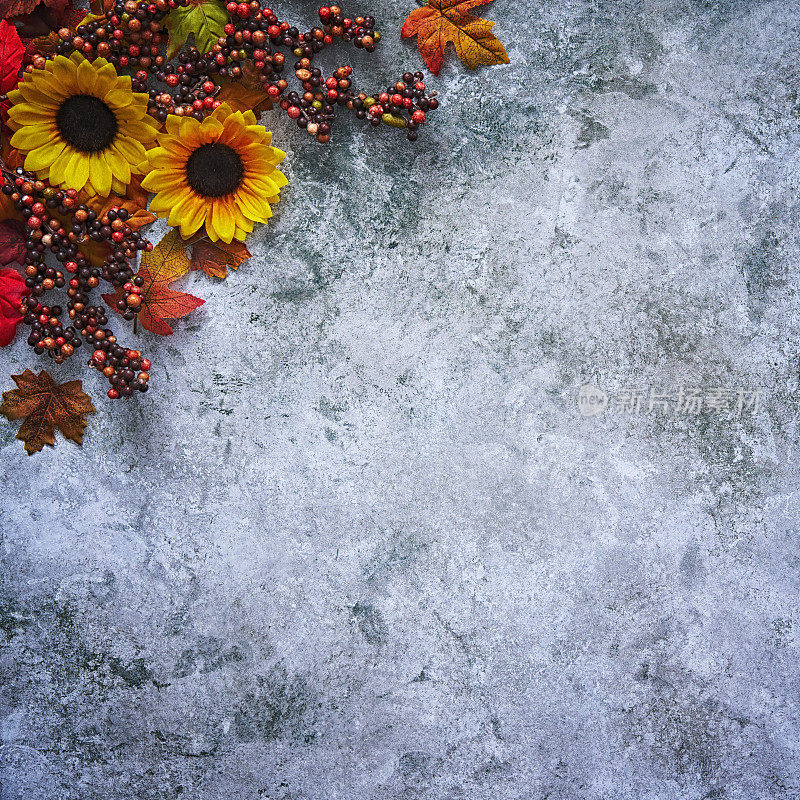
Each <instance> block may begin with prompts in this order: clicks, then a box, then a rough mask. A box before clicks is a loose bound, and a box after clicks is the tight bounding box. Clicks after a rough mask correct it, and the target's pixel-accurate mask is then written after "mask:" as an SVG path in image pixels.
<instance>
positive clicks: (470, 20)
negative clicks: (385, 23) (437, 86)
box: [400, 0, 509, 75]
mask: <svg viewBox="0 0 800 800" xmlns="http://www.w3.org/2000/svg"><path fill="white" fill-rule="evenodd" d="M486 2H488V0H428V5H427V6H424V7H422V8H415V9H414V10H413V11H412V12H411V13H410V14H409V15H408V18H407V19H406V21H405V22H404V23H403V28H402V30H401V32H400V34H401V36H402V37H403V38H404V39H408V38H409V37H410V36H416V37H417V47H418V48H419V52H420V55H421V56H422V58H423V59H424V60H425V63H426V64H427V65H428V69H430V71H431V72H432V73H433V74H434V75H438V74H439V70H440V69H441V68H442V61H443V60H444V49H445V46H446V45H447V43H448V42H452V43H453V45H454V46H455V48H456V54H457V55H458V57H459V58H460V59H461V60H462V61H463V62H464V64H465V65H466V66H468V67H470V69H475V67H483V66H488V65H490V64H508V63H509V59H508V53H506V50H505V48H504V47H503V45H502V44H501V43H500V41H499V40H498V39H497V38H495V36H494V34H493V33H492V27H493V25H494V22H489V20H486V19H481V18H480V17H476V16H474V15H472V14H470V13H469V10H470V9H471V8H475V7H476V6H482V5H484V4H485V3H486Z"/></svg>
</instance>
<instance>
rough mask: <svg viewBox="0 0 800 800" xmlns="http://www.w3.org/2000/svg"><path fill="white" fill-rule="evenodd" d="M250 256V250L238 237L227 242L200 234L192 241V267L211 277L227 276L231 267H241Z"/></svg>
mask: <svg viewBox="0 0 800 800" xmlns="http://www.w3.org/2000/svg"><path fill="white" fill-rule="evenodd" d="M190 241H192V240H190ZM248 258H250V251H249V250H248V249H247V247H245V245H244V243H243V242H239V241H237V240H236V239H234V240H233V241H232V242H230V243H227V244H226V243H225V242H221V241H216V242H212V241H211V240H210V239H209V238H208V237H207V236H200V237H199V238H197V237H194V241H193V243H192V262H191V263H192V269H193V270H198V269H201V270H203V272H205V273H206V275H208V276H209V278H225V277H227V275H228V270H229V269H239V267H240V265H242V264H243V263H244V262H245V261H247V259H248Z"/></svg>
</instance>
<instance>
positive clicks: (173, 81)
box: [167, 73, 179, 86]
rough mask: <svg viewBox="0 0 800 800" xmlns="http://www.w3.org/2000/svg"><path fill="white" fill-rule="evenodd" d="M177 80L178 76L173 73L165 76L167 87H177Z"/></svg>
mask: <svg viewBox="0 0 800 800" xmlns="http://www.w3.org/2000/svg"><path fill="white" fill-rule="evenodd" d="M178 80H179V78H178V76H177V75H175V74H174V73H173V74H172V75H167V86H177V85H178Z"/></svg>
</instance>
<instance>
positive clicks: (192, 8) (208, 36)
mask: <svg viewBox="0 0 800 800" xmlns="http://www.w3.org/2000/svg"><path fill="white" fill-rule="evenodd" d="M227 22H228V12H227V11H225V6H224V5H223V4H222V3H221V2H219V0H191V2H190V3H189V5H188V6H181V7H180V8H176V9H174V10H173V11H170V12H169V15H168V16H167V23H166V24H167V31H169V45H168V47H167V60H168V61H169V60H171V59H172V58H174V57H175V56H176V55H177V54H178V52H179V51H180V49H181V48H182V47H183V46H184V45H185V44H186V40H187V39H188V38H189V34H190V33H193V34H194V43H195V47H197V49H198V50H199V51H200V52H201V53H207V52H208V51H209V50H210V49H211V48H212V47H213V46H214V45H215V44H216V43H217V39H219V37H220V36H224V34H225V24H226V23H227Z"/></svg>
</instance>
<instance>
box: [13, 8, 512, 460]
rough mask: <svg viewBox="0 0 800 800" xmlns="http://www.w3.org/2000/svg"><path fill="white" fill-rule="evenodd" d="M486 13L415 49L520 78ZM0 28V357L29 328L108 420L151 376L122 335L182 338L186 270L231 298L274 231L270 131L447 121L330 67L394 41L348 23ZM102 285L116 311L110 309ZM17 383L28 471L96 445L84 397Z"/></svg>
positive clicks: (362, 20) (193, 16) (191, 300)
mask: <svg viewBox="0 0 800 800" xmlns="http://www.w3.org/2000/svg"><path fill="white" fill-rule="evenodd" d="M482 2H485V0H461V2H457V0H429V3H428V5H427V6H425V7H424V8H420V9H416V10H415V11H412V12H411V14H410V15H409V18H408V20H407V21H406V24H405V25H404V27H403V30H402V32H401V33H402V36H403V37H411V36H417V37H418V39H419V43H418V44H419V49H420V53H421V54H422V55H423V58H424V59H425V61H426V63H427V64H428V66H429V67H430V68H431V70H432V71H433V72H434V73H436V74H438V72H439V69H440V68H441V66H442V62H443V56H444V47H445V44H446V43H447V42H448V41H449V42H452V43H453V44H454V46H455V49H456V52H457V54H458V55H459V56H460V57H461V59H462V60H463V61H464V62H465V63H466V64H467V65H468V66H472V67H474V66H479V65H485V64H497V63H507V62H508V56H507V55H506V53H505V50H504V49H503V46H502V45H501V44H500V42H499V41H498V40H497V39H495V38H494V36H493V35H492V34H491V33H490V28H491V26H492V24H493V23H490V22H487V21H485V20H480V19H478V18H477V17H474V16H472V15H471V14H469V13H468V11H467V10H468V9H469V8H472V7H474V6H476V5H481V4H482ZM0 16H2V17H4V18H3V19H2V20H1V21H0V116H2V128H0V157H1V160H0V178H1V179H2V194H1V195H0V346H6V345H7V344H9V343H10V342H11V341H12V340H13V338H14V335H15V333H16V330H17V326H18V325H20V324H22V325H24V326H25V327H26V328H27V329H28V333H27V342H28V344H29V345H30V347H31V348H32V349H33V351H34V353H36V354H37V355H42V356H45V357H47V358H48V359H49V360H50V361H52V362H53V363H55V364H62V363H63V362H65V361H67V360H68V359H71V358H73V357H74V356H75V355H78V354H80V353H83V354H84V357H85V358H88V365H89V366H90V367H92V368H94V369H96V370H98V371H99V372H101V373H102V375H103V376H104V377H105V378H106V380H107V381H108V389H107V395H108V397H109V398H110V399H112V400H116V399H119V398H128V397H131V396H132V395H133V394H134V393H137V392H146V391H147V390H148V389H149V387H150V366H151V365H150V361H149V360H148V359H147V358H146V357H145V355H143V353H142V351H141V350H139V349H138V348H133V347H129V346H126V345H123V344H122V343H121V342H119V341H118V339H117V335H116V334H115V333H114V330H113V329H112V328H111V327H109V325H110V320H111V318H112V317H114V316H115V315H119V316H121V317H122V318H123V319H124V320H127V321H129V322H132V323H133V332H134V334H136V333H137V331H138V328H139V327H142V328H144V329H145V330H147V331H150V332H151V333H153V334H156V335H168V334H170V333H172V327H171V326H170V324H169V321H173V320H176V319H180V318H182V317H184V316H186V315H187V314H189V313H190V312H191V311H192V310H193V309H195V308H197V307H198V306H200V305H202V304H203V302H204V301H203V300H201V299H199V298H196V297H194V296H192V295H190V294H187V293H184V292H181V291H179V290H177V289H175V288H173V286H172V284H173V283H174V282H175V281H176V280H178V279H179V278H180V277H182V276H183V275H185V274H186V273H188V272H189V271H190V270H203V271H204V272H205V273H206V274H208V275H209V276H211V277H214V278H225V277H226V276H227V274H228V270H229V269H237V268H238V267H239V266H240V265H241V264H242V263H243V262H244V261H245V260H246V259H247V258H248V257H249V255H250V253H249V252H248V250H247V247H246V245H245V244H244V241H245V239H246V237H247V234H249V233H250V232H252V231H253V228H254V226H255V225H256V224H265V223H267V222H268V220H269V219H270V218H271V216H272V213H273V211H272V207H273V206H274V205H275V204H276V203H277V202H278V201H279V199H280V192H281V189H283V187H285V186H286V185H287V178H286V176H285V175H284V173H283V172H282V171H281V169H280V165H281V162H283V160H284V158H285V157H286V154H285V153H284V152H283V151H282V150H280V149H279V148H278V147H275V146H273V144H272V134H271V133H270V132H269V131H268V130H267V129H266V128H265V127H264V126H263V125H262V124H261V121H260V120H261V115H262V113H263V112H266V111H269V110H272V109H274V108H278V109H280V110H281V111H282V112H283V113H285V114H286V115H287V116H288V117H289V119H291V120H293V121H295V122H296V124H297V125H298V127H299V128H301V129H303V130H305V131H306V133H307V134H308V135H309V136H310V137H311V138H313V139H315V140H316V142H318V143H319V144H322V145H325V144H327V143H329V142H330V140H331V136H332V131H333V127H334V123H335V118H336V115H337V112H343V111H347V112H351V113H353V114H354V115H355V117H356V118H358V119H362V120H365V121H367V122H368V124H369V125H370V126H372V127H375V128H378V127H381V126H385V127H386V128H389V129H395V130H398V131H403V132H404V133H405V135H406V138H407V139H408V140H409V141H412V142H413V141H415V140H416V139H417V137H418V135H419V132H420V129H421V128H422V127H423V126H424V125H425V124H426V122H427V120H428V115H429V114H430V113H431V112H432V111H435V110H436V109H437V107H438V105H439V102H438V99H437V97H436V93H435V92H429V91H428V89H427V87H426V84H425V82H424V76H423V73H422V72H419V71H417V72H405V73H403V74H402V75H401V76H400V77H399V78H398V80H397V82H396V83H395V84H393V85H392V86H388V87H386V88H385V89H384V90H382V91H380V92H375V93H373V94H368V93H366V92H357V91H356V90H355V89H354V88H353V70H352V68H351V67H349V66H340V67H337V68H336V69H335V70H333V72H332V74H330V75H327V76H326V75H324V74H323V72H322V71H321V70H320V69H319V68H317V67H315V66H314V59H315V57H316V56H317V54H318V53H320V52H322V51H323V50H325V49H326V48H328V47H330V46H332V45H334V44H343V43H348V44H350V45H351V46H353V47H355V48H357V49H361V50H364V51H366V52H368V53H371V52H373V51H374V50H375V48H376V47H377V45H378V43H379V42H380V39H381V34H380V33H379V32H378V31H377V30H376V28H375V20H374V18H372V17H370V16H366V15H365V16H353V17H350V16H347V15H346V14H345V13H344V12H343V11H342V9H341V8H340V7H338V6H335V5H332V6H322V7H321V8H320V9H319V12H318V16H319V24H318V25H317V26H315V27H313V28H311V29H310V30H307V31H301V30H300V29H299V28H297V27H296V26H293V25H291V24H290V23H288V22H286V21H284V20H281V19H280V18H279V17H278V15H277V13H275V12H274V11H273V10H272V9H270V8H267V7H264V6H262V4H261V2H260V0H251V2H249V3H244V2H242V3H236V2H228V3H227V4H224V3H222V2H220V0H153V2H150V1H149V0H92V5H91V6H90V8H89V10H88V11H85V10H80V9H78V8H75V7H74V6H73V5H72V0H43V2H38V0H0ZM290 58H294V62H293V75H292V70H287V66H288V61H287V59H290ZM287 78H288V79H289V80H287ZM290 80H292V81H293V82H294V81H296V82H297V88H292V87H290V82H289V81H290ZM158 217H162V218H164V219H166V220H167V223H168V225H169V226H170V227H171V228H172V230H170V231H169V232H168V233H167V234H166V236H165V237H164V238H163V239H162V240H161V241H160V242H159V243H158V244H156V245H155V246H154V245H153V243H152V242H151V241H149V240H148V238H147V237H146V235H145V230H144V229H145V227H146V226H147V225H149V224H150V223H152V222H154V221H155V220H156V219H157V218H158ZM137 262H138V263H137ZM101 284H107V285H109V286H110V291H109V292H107V293H105V294H102V295H101V296H100V297H97V295H98V294H99V291H98V290H99V288H100V287H101ZM53 292H60V293H61V294H63V295H65V296H66V299H65V300H61V303H64V305H61V304H59V302H57V300H58V298H56V300H51V299H50V295H51V293H53ZM65 312H66V313H65ZM12 378H13V379H14V381H15V382H16V384H17V388H16V389H13V390H10V391H7V392H4V393H3V403H2V405H0V413H2V414H4V415H5V416H6V417H8V419H10V420H17V419H21V420H23V424H22V426H21V427H20V429H19V430H18V432H17V438H19V439H22V440H23V441H24V442H25V447H26V450H27V452H28V453H29V454H32V453H34V452H38V451H39V450H41V449H42V447H43V445H44V444H49V445H53V444H54V443H55V438H54V431H55V429H59V430H61V432H62V433H63V434H64V435H65V436H67V437H68V438H70V439H72V440H73V441H75V442H77V443H79V444H80V443H81V440H82V435H83V430H84V428H85V426H86V420H85V415H86V414H88V413H92V412H94V411H95V408H94V406H93V404H92V402H91V400H90V399H89V397H88V395H86V394H85V393H84V392H83V389H82V384H81V381H79V380H72V381H68V382H66V383H63V384H58V383H57V382H56V381H55V380H53V378H52V377H51V376H50V375H49V374H48V373H47V372H46V371H44V370H43V371H41V372H40V373H39V374H38V375H36V374H35V373H34V372H32V371H31V370H25V372H23V373H22V374H21V375H13V376H12Z"/></svg>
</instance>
